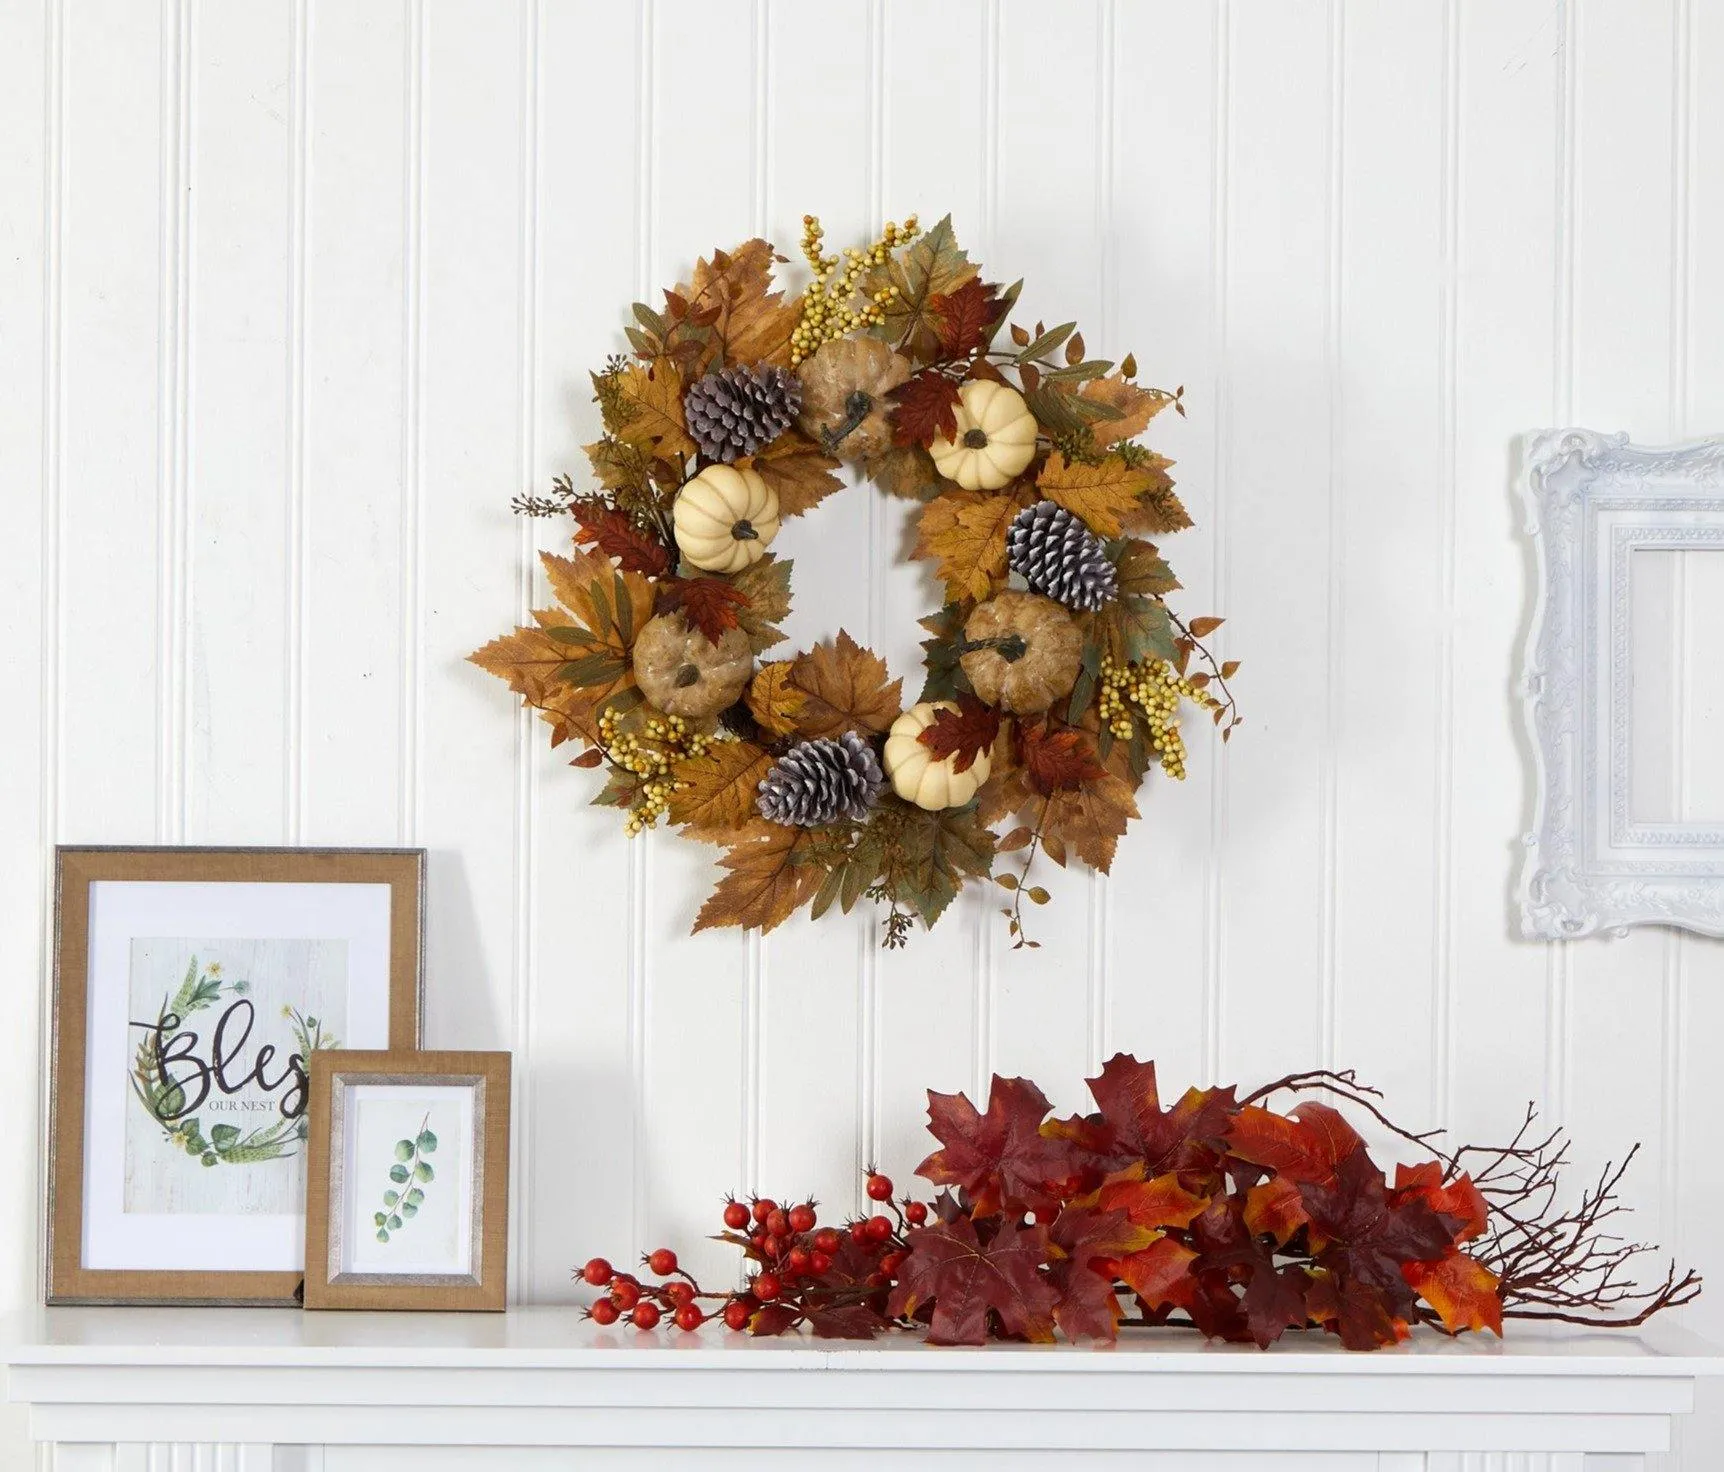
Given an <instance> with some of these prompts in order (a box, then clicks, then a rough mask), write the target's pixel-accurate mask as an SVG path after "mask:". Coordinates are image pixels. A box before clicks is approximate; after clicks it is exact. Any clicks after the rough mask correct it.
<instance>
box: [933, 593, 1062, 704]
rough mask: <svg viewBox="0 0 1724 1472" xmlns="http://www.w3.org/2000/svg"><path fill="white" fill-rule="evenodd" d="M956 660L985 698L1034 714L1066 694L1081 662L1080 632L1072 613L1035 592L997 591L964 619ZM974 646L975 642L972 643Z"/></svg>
mask: <svg viewBox="0 0 1724 1472" xmlns="http://www.w3.org/2000/svg"><path fill="white" fill-rule="evenodd" d="M964 643H965V644H966V645H968V646H971V647H969V648H967V649H966V650H965V651H964V653H963V655H961V656H960V658H959V661H958V662H959V663H960V664H961V665H962V666H963V667H964V674H965V676H966V677H967V678H968V680H969V682H970V685H971V688H973V689H974V690H975V692H976V694H977V695H978V696H979V697H980V698H981V699H982V700H983V701H985V702H986V703H987V704H989V705H994V706H998V707H999V708H1000V709H1001V710H1009V711H1011V712H1012V714H1013V715H1020V716H1033V715H1040V714H1041V712H1043V711H1044V710H1046V709H1047V708H1048V707H1049V706H1051V705H1052V704H1053V703H1054V702H1055V701H1056V700H1059V699H1062V698H1063V697H1065V696H1067V695H1070V694H1071V689H1072V686H1073V685H1075V684H1076V683H1077V677H1078V671H1079V670H1080V669H1081V668H1082V667H1083V635H1082V634H1081V633H1079V632H1078V626H1077V624H1076V623H1074V622H1073V621H1072V616H1071V615H1070V614H1069V613H1067V612H1066V611H1065V609H1063V608H1061V607H1060V605H1059V604H1057V603H1055V602H1054V601H1053V599H1051V598H1043V597H1042V596H1041V595H1040V594H1038V593H1018V592H1007V593H997V594H995V595H994V596H993V597H992V598H990V599H989V600H988V601H987V602H986V603H982V604H979V605H977V607H976V610H975V612H974V613H972V614H971V615H970V618H969V621H968V622H967V623H966V624H965V625H964ZM977 646H979V647H977Z"/></svg>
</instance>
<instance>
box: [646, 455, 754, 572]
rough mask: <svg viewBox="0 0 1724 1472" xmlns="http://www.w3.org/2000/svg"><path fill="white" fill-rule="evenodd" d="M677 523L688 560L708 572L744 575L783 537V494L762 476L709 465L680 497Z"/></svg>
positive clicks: (678, 539) (679, 542)
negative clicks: (780, 533)
mask: <svg viewBox="0 0 1724 1472" xmlns="http://www.w3.org/2000/svg"><path fill="white" fill-rule="evenodd" d="M671 519H672V520H673V521H674V522H675V524H676V544H677V546H678V547H679V548H680V549H681V551H682V555H683V557H684V558H685V559H686V560H688V561H689V562H692V563H693V564H694V565H695V566H696V567H698V568H700V569H702V570H703V571H705V572H726V573H729V572H741V571H742V569H743V568H745V567H747V566H748V565H749V564H750V563H754V562H758V561H760V559H761V558H762V557H764V556H765V555H766V549H767V548H768V547H770V546H771V545H772V539H773V538H774V537H776V536H777V535H778V492H777V491H775V490H773V489H772V487H771V486H769V485H767V483H766V482H765V481H764V480H762V479H761V478H760V475H759V473H758V472H756V471H753V470H741V469H738V468H737V467H736V466H734V465H709V466H707V468H706V469H705V470H703V471H701V473H700V474H699V475H697V476H695V478H694V479H693V480H691V481H690V482H689V483H688V484H687V485H685V486H684V487H683V488H682V489H681V490H680V491H678V492H677V497H676V508H675V510H674V511H672V513H671Z"/></svg>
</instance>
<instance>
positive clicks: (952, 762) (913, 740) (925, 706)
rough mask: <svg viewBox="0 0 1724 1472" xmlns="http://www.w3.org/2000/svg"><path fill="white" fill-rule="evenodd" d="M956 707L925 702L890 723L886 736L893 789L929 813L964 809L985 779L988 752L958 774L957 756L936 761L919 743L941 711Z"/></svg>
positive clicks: (889, 773)
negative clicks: (946, 809)
mask: <svg viewBox="0 0 1724 1472" xmlns="http://www.w3.org/2000/svg"><path fill="white" fill-rule="evenodd" d="M957 708H958V707H957V706H956V705H954V704H953V703H952V702H951V701H949V700H924V701H923V702H922V703H921V704H920V705H913V706H911V707H910V709H909V710H907V711H905V712H904V714H903V715H901V716H899V717H898V719H897V720H895V721H893V722H892V729H891V730H890V731H888V732H887V733H886V775H887V776H888V777H890V778H891V779H892V790H893V791H894V792H896V793H897V794H898V796H899V797H901V798H903V799H904V801H905V802H913V803H915V804H916V806H917V807H919V808H925V809H927V810H928V811H929V812H938V811H939V810H940V809H941V808H961V807H963V805H964V804H965V803H967V802H968V801H969V800H970V799H971V798H972V797H974V796H975V795H976V789H977V788H979V787H980V786H981V785H982V784H983V783H984V782H986V781H987V780H988V753H987V752H985V751H983V752H978V753H977V755H976V759H975V761H973V762H971V763H970V765H969V766H968V767H966V768H965V769H964V770H963V771H961V772H960V771H958V770H957V761H958V759H957V757H955V756H948V757H940V758H937V759H936V757H935V756H934V753H933V752H932V751H930V750H929V749H928V748H927V747H926V746H924V745H923V744H922V742H921V740H920V737H921V735H922V732H924V731H926V730H927V729H928V727H929V726H931V725H933V724H934V717H935V716H936V715H937V714H938V713H939V712H940V711H943V710H956V709H957Z"/></svg>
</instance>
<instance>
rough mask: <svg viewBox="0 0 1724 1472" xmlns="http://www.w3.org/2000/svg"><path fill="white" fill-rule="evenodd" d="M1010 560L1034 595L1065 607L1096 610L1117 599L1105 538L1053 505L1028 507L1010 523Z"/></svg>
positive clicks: (1116, 577) (1116, 581)
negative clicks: (1040, 595) (1103, 540)
mask: <svg viewBox="0 0 1724 1472" xmlns="http://www.w3.org/2000/svg"><path fill="white" fill-rule="evenodd" d="M1006 557H1007V561H1008V562H1009V563H1010V565H1011V569H1012V571H1013V572H1015V573H1018V574H1020V575H1021V576H1022V577H1023V579H1024V581H1025V582H1026V583H1028V584H1029V585H1030V587H1031V588H1032V589H1033V590H1034V591H1036V592H1037V593H1041V594H1043V595H1044V596H1046V597H1048V598H1052V599H1053V600H1054V601H1055V602H1057V603H1063V604H1065V606H1066V607H1067V608H1077V609H1082V610H1084V611H1085V612H1094V611H1095V610H1096V609H1098V608H1100V607H1101V606H1102V605H1103V604H1104V603H1111V602H1112V601H1113V600H1114V599H1115V598H1117V597H1118V596H1119V572H1118V570H1117V569H1116V568H1115V567H1114V565H1113V564H1112V563H1111V562H1109V561H1108V559H1107V550H1106V549H1105V548H1104V547H1103V546H1102V541H1101V538H1100V537H1098V536H1097V535H1096V534H1095V533H1094V532H1092V531H1091V530H1090V529H1089V528H1088V527H1087V526H1085V525H1084V524H1083V522H1081V521H1080V520H1078V518H1077V517H1075V516H1073V515H1072V514H1071V512H1069V511H1067V510H1066V509H1065V508H1064V507H1063V506H1057V505H1055V504H1054V503H1053V502H1052V501H1038V502H1036V504H1035V505H1034V506H1026V507H1025V508H1024V509H1023V510H1022V511H1020V512H1019V513H1018V514H1017V515H1016V516H1015V517H1014V518H1013V519H1012V529H1011V530H1010V531H1009V532H1007V533H1006Z"/></svg>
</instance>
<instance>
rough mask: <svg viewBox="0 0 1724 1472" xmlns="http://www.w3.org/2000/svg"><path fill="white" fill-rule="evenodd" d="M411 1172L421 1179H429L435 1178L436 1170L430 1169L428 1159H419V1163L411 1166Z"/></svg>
mask: <svg viewBox="0 0 1724 1472" xmlns="http://www.w3.org/2000/svg"><path fill="white" fill-rule="evenodd" d="M413 1174H414V1175H415V1176H416V1177H418V1179H420V1180H422V1181H429V1180H432V1179H434V1178H435V1176H436V1174H437V1172H436V1171H434V1170H432V1169H431V1162H430V1161H429V1160H421V1161H420V1162H419V1164H417V1165H416V1166H414V1167H413Z"/></svg>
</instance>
